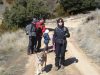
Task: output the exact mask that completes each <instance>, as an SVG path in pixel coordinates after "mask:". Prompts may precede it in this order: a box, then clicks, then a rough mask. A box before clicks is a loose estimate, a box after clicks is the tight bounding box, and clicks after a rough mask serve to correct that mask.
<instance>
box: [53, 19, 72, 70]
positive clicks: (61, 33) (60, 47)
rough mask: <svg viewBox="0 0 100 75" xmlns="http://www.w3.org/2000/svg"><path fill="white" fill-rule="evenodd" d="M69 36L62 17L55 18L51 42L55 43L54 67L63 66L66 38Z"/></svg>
mask: <svg viewBox="0 0 100 75" xmlns="http://www.w3.org/2000/svg"><path fill="white" fill-rule="evenodd" d="M69 37H70V33H69V30H68V28H67V27H65V26H64V21H63V19H62V18H59V19H58V20H57V27H56V28H55V30H54V35H53V44H54V45H55V54H56V56H55V68H56V70H58V69H59V68H60V67H61V68H64V61H65V51H66V45H67V40H66V38H69Z"/></svg>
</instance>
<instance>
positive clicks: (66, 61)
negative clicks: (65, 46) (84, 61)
mask: <svg viewBox="0 0 100 75" xmlns="http://www.w3.org/2000/svg"><path fill="white" fill-rule="evenodd" d="M73 63H78V59H77V58H76V57H71V58H68V59H66V60H65V64H64V66H69V65H71V64H73Z"/></svg>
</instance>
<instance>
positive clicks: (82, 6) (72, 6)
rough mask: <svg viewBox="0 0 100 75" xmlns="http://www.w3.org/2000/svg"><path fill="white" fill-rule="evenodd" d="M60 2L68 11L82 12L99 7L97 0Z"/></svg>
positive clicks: (66, 0) (65, 0) (64, 0)
mask: <svg viewBox="0 0 100 75" xmlns="http://www.w3.org/2000/svg"><path fill="white" fill-rule="evenodd" d="M59 3H60V4H61V5H62V6H63V8H64V11H67V12H73V11H74V12H82V11H84V10H91V9H95V8H96V7H99V6H98V5H97V2H96V1H95V0H60V1H59Z"/></svg>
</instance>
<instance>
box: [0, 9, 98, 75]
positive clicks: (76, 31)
mask: <svg viewBox="0 0 100 75" xmlns="http://www.w3.org/2000/svg"><path fill="white" fill-rule="evenodd" d="M98 12H99V11H98ZM96 14H97V11H92V12H91V13H88V14H78V15H75V16H70V17H69V18H68V17H66V18H64V21H65V26H67V27H68V28H69V30H70V33H71V37H70V39H68V49H67V50H68V52H66V67H65V69H64V70H59V71H54V69H53V68H54V57H55V56H54V55H55V54H54V52H51V53H48V60H47V68H46V72H44V73H43V75H61V74H62V75H99V74H100V73H99V72H100V68H99V66H98V65H97V64H98V63H100V60H99V58H100V56H99V55H100V38H99V37H100V36H99V35H100V33H98V31H99V29H98V28H99V26H100V24H98V23H99V22H98V18H97V16H96ZM91 16H93V17H94V18H93V19H92V20H91V19H90V20H88V18H91ZM46 27H47V28H49V29H54V28H55V27H56V19H52V20H47V22H46ZM52 34H53V32H52V31H51V32H50V36H52ZM27 44H28V36H26V34H25V31H24V30H22V29H19V30H18V31H16V32H6V33H4V34H2V35H1V36H0V75H34V73H35V70H34V69H35V68H34V66H35V62H34V60H35V59H34V55H31V56H28V55H27V54H26V50H27ZM51 45H52V44H51V42H50V44H49V46H51ZM43 47H44V45H43V44H42V48H43ZM88 56H89V57H88ZM92 58H93V59H92ZM77 60H78V61H77ZM75 62H77V63H75ZM83 64H84V65H83ZM85 65H86V66H85ZM87 69H88V70H87Z"/></svg>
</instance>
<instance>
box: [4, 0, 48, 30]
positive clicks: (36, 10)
mask: <svg viewBox="0 0 100 75" xmlns="http://www.w3.org/2000/svg"><path fill="white" fill-rule="evenodd" d="M47 13H48V7H47V5H46V3H45V1H43V0H15V2H14V3H13V5H12V7H11V8H10V9H8V8H6V11H5V13H4V23H5V25H7V26H8V28H12V27H14V26H15V27H16V26H17V27H24V26H25V23H26V22H27V21H29V20H31V19H32V18H33V17H38V18H40V17H43V16H44V15H45V14H47Z"/></svg>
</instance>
